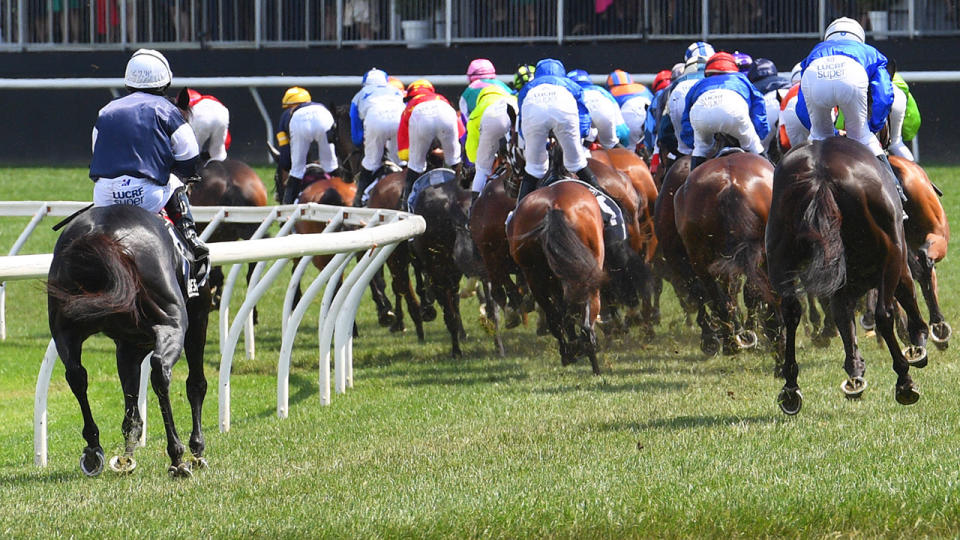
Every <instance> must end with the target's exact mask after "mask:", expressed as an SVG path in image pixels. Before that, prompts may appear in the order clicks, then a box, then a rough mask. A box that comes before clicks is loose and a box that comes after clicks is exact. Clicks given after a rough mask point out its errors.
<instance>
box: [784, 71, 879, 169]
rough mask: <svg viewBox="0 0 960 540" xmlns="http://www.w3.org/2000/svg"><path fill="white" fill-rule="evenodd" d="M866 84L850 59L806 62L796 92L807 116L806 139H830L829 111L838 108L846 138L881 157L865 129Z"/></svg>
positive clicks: (866, 112)
mask: <svg viewBox="0 0 960 540" xmlns="http://www.w3.org/2000/svg"><path fill="white" fill-rule="evenodd" d="M869 84H870V81H869V79H868V78H867V72H866V71H865V70H864V69H863V66H861V65H860V63H859V62H857V61H856V60H854V59H853V58H850V57H847V56H839V55H837V56H824V57H822V58H817V59H816V60H814V61H813V62H810V65H809V66H807V69H806V70H805V71H804V72H803V77H802V78H801V79H800V91H801V92H803V99H804V101H806V103H807V112H808V113H809V114H810V139H811V140H814V141H820V140H823V139H826V138H827V137H832V136H833V133H834V125H833V115H832V111H833V108H834V107H839V108H840V111H841V112H842V113H843V123H844V129H846V131H847V137H848V138H851V139H853V140H855V141H859V142H860V143H862V144H863V145H865V146H866V147H867V148H869V149H870V152H871V153H873V155H880V154H882V153H883V148H881V147H880V141H878V140H877V138H876V137H875V136H874V135H873V133H871V132H870V129H869V128H868V127H867V118H868V114H869V111H868V110H867V91H868V87H869Z"/></svg>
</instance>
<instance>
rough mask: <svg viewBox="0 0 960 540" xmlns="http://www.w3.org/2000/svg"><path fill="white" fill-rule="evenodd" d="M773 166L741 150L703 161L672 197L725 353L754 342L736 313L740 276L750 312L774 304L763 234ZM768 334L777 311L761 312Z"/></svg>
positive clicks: (679, 229)
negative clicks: (765, 259)
mask: <svg viewBox="0 0 960 540" xmlns="http://www.w3.org/2000/svg"><path fill="white" fill-rule="evenodd" d="M772 187H773V166H772V165H770V162H769V161H767V160H766V159H764V158H762V157H760V156H758V155H755V154H750V153H747V152H735V153H732V154H727V155H725V156H720V157H715V158H713V159H710V160H707V161H706V162H705V163H703V165H701V166H700V167H697V169H696V170H694V171H693V172H691V173H690V175H689V176H688V177H687V180H686V182H684V184H683V185H682V186H680V187H679V188H678V189H677V190H676V193H675V195H674V200H673V206H674V211H675V215H674V219H675V221H676V227H677V232H678V233H679V235H680V239H681V240H682V242H683V247H684V250H685V251H686V255H687V260H688V261H689V263H690V269H691V270H692V271H693V273H694V275H695V276H696V279H697V280H698V282H699V283H698V289H699V290H700V291H701V294H702V295H703V297H702V298H700V299H699V300H700V302H703V303H706V304H708V305H709V306H710V309H711V312H712V315H713V320H714V322H715V323H716V324H717V327H718V330H719V336H718V337H719V338H720V340H721V344H722V347H723V351H724V353H727V354H732V353H735V352H737V351H739V350H740V349H744V348H750V347H753V346H755V345H756V344H757V342H756V339H757V337H756V334H754V333H753V332H752V330H746V331H744V329H743V326H742V324H741V321H740V318H739V316H738V313H737V312H738V309H737V294H736V293H737V291H738V290H739V288H740V284H739V280H740V278H741V276H742V277H744V278H745V282H746V283H745V287H744V299H745V303H746V305H747V307H748V309H750V311H751V317H759V316H760V315H759V314H758V311H759V310H761V309H762V305H763V304H767V305H769V303H772V302H773V292H772V289H771V287H770V284H769V280H768V278H767V276H766V273H765V271H764V269H763V268H764V267H765V261H764V253H763V248H764V245H763V239H764V237H763V235H764V228H765V226H766V223H767V214H768V213H769V211H770V200H771V192H772ZM762 318H763V321H764V322H765V323H766V325H765V328H766V329H767V335H768V337H770V338H771V340H774V339H776V337H777V331H776V329H775V326H776V325H775V324H773V322H774V320H775V319H776V315H775V314H774V313H773V312H772V310H771V311H769V312H768V313H767V314H766V316H763V317H762Z"/></svg>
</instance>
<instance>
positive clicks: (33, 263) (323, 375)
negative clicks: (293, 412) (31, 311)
mask: <svg viewBox="0 0 960 540" xmlns="http://www.w3.org/2000/svg"><path fill="white" fill-rule="evenodd" d="M87 204H88V203H81V202H62V201H60V202H42V201H24V202H0V217H2V216H32V219H31V221H30V223H29V224H28V225H27V227H26V228H25V229H24V231H23V232H22V233H21V235H20V238H18V240H17V243H16V245H15V246H14V249H12V250H11V251H12V252H13V253H14V255H11V256H7V257H0V280H22V279H43V278H46V276H47V273H48V271H49V267H50V261H51V260H52V259H53V255H52V254H41V255H15V253H17V252H18V251H19V250H20V248H21V247H22V246H23V244H24V243H25V242H26V240H27V239H28V238H29V236H30V234H31V233H32V232H33V231H34V230H35V229H36V228H37V226H38V225H39V224H40V222H41V221H42V220H43V218H44V217H47V216H50V217H63V216H68V215H70V214H72V213H73V212H75V211H77V210H79V209H81V208H83V207H84V206H86V205H87ZM193 213H194V217H195V218H196V220H197V221H198V222H209V225H208V226H207V229H206V230H205V232H204V234H205V235H207V236H209V234H212V232H213V230H212V229H214V228H216V227H217V226H219V225H220V224H222V223H261V224H262V226H261V227H260V228H259V229H258V233H259V234H260V235H262V234H264V233H265V232H266V230H267V229H268V228H269V225H270V224H271V223H274V222H283V225H282V227H281V229H280V233H279V234H278V236H277V237H276V238H261V239H254V240H242V241H237V242H219V243H213V244H209V247H210V259H211V262H212V263H213V264H216V265H225V264H234V265H235V267H234V269H233V270H231V272H230V276H229V277H228V278H227V280H226V282H225V284H224V288H225V291H229V290H231V289H232V288H233V286H234V282H235V281H236V279H237V277H238V276H239V274H240V272H239V271H235V270H237V266H238V265H240V264H241V263H247V262H256V261H264V262H265V261H274V262H273V264H272V266H271V267H270V269H269V270H267V271H266V273H262V268H261V267H259V265H258V269H257V271H255V275H256V276H259V277H258V278H255V279H254V281H252V282H251V286H250V287H249V288H248V290H247V294H246V298H245V300H244V302H243V305H242V306H241V307H240V309H239V310H238V312H237V315H236V317H235V318H234V319H233V322H232V323H229V321H227V319H228V317H229V299H230V295H229V294H224V295H223V298H222V300H221V318H222V319H223V321H222V324H223V325H224V329H222V330H221V332H220V373H219V382H220V388H219V406H220V407H219V413H220V414H219V416H220V421H219V425H220V430H221V431H228V430H229V429H230V372H231V368H232V365H233V354H234V351H235V350H236V345H237V342H238V341H239V338H240V333H241V332H243V331H244V329H246V328H249V322H248V321H249V320H250V316H251V314H252V311H253V308H254V307H255V306H256V304H257V302H258V301H259V300H260V298H262V297H263V295H264V293H266V291H267V290H268V289H269V287H270V286H271V285H272V284H273V283H274V282H275V281H276V280H277V279H278V278H279V277H280V275H281V273H282V272H281V271H282V270H283V269H284V268H285V267H286V263H287V262H288V261H289V260H290V259H293V258H298V257H309V256H312V255H326V254H336V256H335V257H334V258H333V260H332V261H331V262H330V263H329V264H328V265H327V266H326V267H325V268H324V269H323V271H321V272H320V275H319V276H317V278H315V279H314V281H313V283H311V285H310V286H309V287H308V289H307V291H306V293H305V294H304V296H303V298H302V299H301V301H300V303H299V304H297V305H296V307H295V308H294V309H293V313H291V314H289V315H288V314H284V320H283V328H284V333H283V341H282V344H281V353H280V359H279V362H278V370H277V371H278V373H277V415H278V416H279V417H280V418H286V416H287V413H288V402H287V391H286V389H287V386H288V381H289V373H290V371H289V370H290V355H291V352H292V350H293V341H294V339H295V337H296V333H297V329H298V328H299V326H300V322H301V321H302V320H303V315H304V313H305V312H306V309H307V307H308V305H309V303H310V302H311V301H312V300H313V299H314V298H316V296H317V295H318V293H319V292H320V291H321V290H324V289H327V290H328V291H329V294H331V295H332V291H333V287H327V284H329V283H336V282H337V279H334V280H331V277H333V276H336V278H339V277H340V276H341V275H342V274H343V273H344V271H345V269H346V267H347V263H348V262H349V261H350V259H351V258H352V256H353V255H355V254H358V253H363V256H362V257H361V258H360V261H359V262H358V263H357V265H356V266H355V267H354V268H353V270H352V271H351V272H349V273H348V274H347V276H346V277H345V278H344V283H343V286H342V287H341V288H340V289H339V291H338V292H337V293H336V295H335V296H334V298H333V301H332V303H331V305H330V306H329V307H328V309H326V310H323V311H322V313H321V316H320V321H319V323H318V325H319V327H320V328H321V339H320V355H319V356H320V366H319V370H320V377H319V383H320V398H321V404H323V405H329V404H330V347H331V340H332V344H333V345H334V366H335V368H334V380H335V381H336V385H335V386H336V391H337V393H344V392H345V391H346V389H347V388H349V387H352V386H353V365H352V360H353V358H352V349H351V347H352V337H353V334H352V329H353V321H354V319H355V317H356V311H357V308H358V307H359V303H360V298H361V297H362V294H363V291H364V289H365V288H366V287H367V285H368V284H369V282H370V280H371V279H372V277H373V275H374V273H375V272H376V270H377V269H379V268H380V266H381V265H382V264H383V262H384V261H385V260H386V257H387V256H388V255H389V254H390V253H391V252H392V251H393V249H394V248H395V247H396V245H397V243H398V242H401V241H403V240H406V239H409V238H412V237H414V236H416V235H418V234H421V233H422V232H423V231H424V230H425V227H426V224H425V222H424V221H423V218H421V217H420V216H416V215H412V214H407V213H404V212H398V211H393V210H376V209H366V208H344V207H336V206H325V205H318V204H304V205H286V206H274V207H201V206H196V207H194V208H193ZM297 220H309V221H320V222H326V223H327V227H326V229H325V230H324V231H323V232H322V233H317V234H303V235H287V233H289V232H290V231H291V230H292V227H293V224H294V222H295V221H297ZM344 227H349V228H354V230H342V228H344ZM261 264H262V263H261ZM295 277H296V279H299V278H300V275H297V276H295ZM0 293H2V290H0ZM0 306H2V297H0ZM224 306H226V307H224ZM252 342H253V337H252V334H250V335H248V337H247V345H248V347H247V348H248V351H252ZM56 361H57V351H56V347H55V346H54V343H53V340H51V341H50V344H49V345H48V347H47V351H46V354H45V355H44V358H43V363H42V364H41V367H40V373H39V375H38V377H37V386H36V393H35V397H34V462H35V463H36V464H37V465H38V466H45V465H46V464H47V432H46V430H47V395H48V392H49V386H50V377H51V374H52V372H53V367H54V365H55V364H56ZM148 373H149V364H148V362H147V361H146V359H145V362H144V366H143V368H142V379H141V387H140V396H139V399H140V401H141V407H140V410H141V415H143V416H144V421H146V418H145V411H146V407H145V400H146V388H147V385H146V382H145V381H146V376H147V374H148ZM145 432H146V430H144V433H145ZM141 440H142V439H141Z"/></svg>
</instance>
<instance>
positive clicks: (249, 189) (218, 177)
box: [187, 159, 267, 320]
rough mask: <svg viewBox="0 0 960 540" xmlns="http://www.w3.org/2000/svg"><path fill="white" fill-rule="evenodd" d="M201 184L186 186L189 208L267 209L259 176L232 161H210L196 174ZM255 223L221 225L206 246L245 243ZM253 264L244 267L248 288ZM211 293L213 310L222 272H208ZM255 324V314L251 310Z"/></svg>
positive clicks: (220, 289)
mask: <svg viewBox="0 0 960 540" xmlns="http://www.w3.org/2000/svg"><path fill="white" fill-rule="evenodd" d="M198 173H199V175H200V178H201V179H202V180H201V181H200V182H196V183H192V184H190V185H189V186H187V190H188V192H189V195H190V204H191V205H192V206H266V205H267V188H266V187H264V185H263V181H262V180H261V179H260V176H259V175H258V174H257V173H256V171H254V170H253V169H252V168H250V166H249V165H247V164H246V163H244V162H242V161H238V160H235V159H226V160H224V161H209V162H207V163H206V164H205V165H204V166H202V167H200V170H199V171H198ZM205 226H206V225H205V224H200V223H198V224H197V231H198V232H203V229H204V228H205ZM257 227H258V224H256V223H223V224H222V225H220V226H219V227H217V230H216V231H214V232H213V234H212V235H210V238H208V239H207V241H208V242H230V241H234V240H247V239H249V238H250V237H251V236H253V233H254V232H256V230H257ZM255 267H256V263H250V264H249V265H247V284H248V285H249V284H250V277H251V276H252V275H253V270H254V268H255ZM209 279H210V290H211V291H212V292H213V306H214V307H218V306H219V305H220V295H221V293H222V292H223V268H221V267H220V266H214V267H212V268H211V269H210V278H209ZM254 320H256V310H254Z"/></svg>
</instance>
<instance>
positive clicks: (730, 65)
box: [705, 52, 740, 76]
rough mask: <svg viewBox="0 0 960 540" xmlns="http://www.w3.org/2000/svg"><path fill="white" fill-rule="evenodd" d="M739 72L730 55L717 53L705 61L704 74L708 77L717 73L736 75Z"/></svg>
mask: <svg viewBox="0 0 960 540" xmlns="http://www.w3.org/2000/svg"><path fill="white" fill-rule="evenodd" d="M739 71H740V69H739V68H738V67H737V62H736V61H735V60H734V59H733V55H732V54H730V53H727V52H718V53H716V54H714V55H713V56H711V57H710V59H709V60H707V69H706V71H705V73H706V75H707V76H710V75H716V74H718V73H737V72H739Z"/></svg>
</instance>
